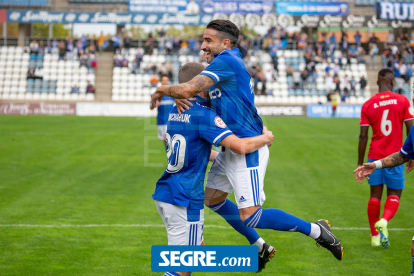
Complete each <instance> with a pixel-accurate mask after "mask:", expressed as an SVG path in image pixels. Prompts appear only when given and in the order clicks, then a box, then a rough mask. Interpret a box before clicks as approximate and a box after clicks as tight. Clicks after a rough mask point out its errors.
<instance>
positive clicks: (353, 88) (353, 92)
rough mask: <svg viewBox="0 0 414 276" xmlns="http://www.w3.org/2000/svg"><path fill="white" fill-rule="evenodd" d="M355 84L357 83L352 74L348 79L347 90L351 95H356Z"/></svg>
mask: <svg viewBox="0 0 414 276" xmlns="http://www.w3.org/2000/svg"><path fill="white" fill-rule="evenodd" d="M356 84H357V82H356V80H355V78H354V76H352V77H351V80H350V81H349V85H350V87H351V89H350V91H349V92H350V93H352V95H353V96H356Z"/></svg>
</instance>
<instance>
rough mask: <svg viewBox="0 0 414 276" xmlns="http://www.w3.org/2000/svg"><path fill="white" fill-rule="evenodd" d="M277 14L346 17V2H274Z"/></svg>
mask: <svg viewBox="0 0 414 276" xmlns="http://www.w3.org/2000/svg"><path fill="white" fill-rule="evenodd" d="M275 5H276V7H275V10H276V13H277V14H290V15H303V14H308V15H326V14H330V15H347V14H348V3H347V2H283V1H282V2H276V3H275Z"/></svg>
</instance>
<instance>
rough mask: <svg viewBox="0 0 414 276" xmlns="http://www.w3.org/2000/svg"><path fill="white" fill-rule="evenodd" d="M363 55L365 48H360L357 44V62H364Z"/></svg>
mask: <svg viewBox="0 0 414 276" xmlns="http://www.w3.org/2000/svg"><path fill="white" fill-rule="evenodd" d="M364 55H365V50H364V48H362V46H358V48H357V52H356V56H357V63H358V64H362V63H363V64H365V59H364Z"/></svg>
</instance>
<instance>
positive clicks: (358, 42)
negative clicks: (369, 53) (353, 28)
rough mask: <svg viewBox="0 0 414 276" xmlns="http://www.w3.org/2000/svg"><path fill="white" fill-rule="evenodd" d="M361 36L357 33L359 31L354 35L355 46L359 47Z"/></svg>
mask: <svg viewBox="0 0 414 276" xmlns="http://www.w3.org/2000/svg"><path fill="white" fill-rule="evenodd" d="M361 38H362V36H361V34H360V33H359V31H357V32H356V33H355V35H354V39H355V43H356V44H357V46H358V47H359V46H361Z"/></svg>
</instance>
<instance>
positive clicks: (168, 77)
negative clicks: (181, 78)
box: [160, 75, 170, 80]
mask: <svg viewBox="0 0 414 276" xmlns="http://www.w3.org/2000/svg"><path fill="white" fill-rule="evenodd" d="M163 77H167V78H168V80H169V79H170V76H168V75H161V77H160V79H162V78H163Z"/></svg>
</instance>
